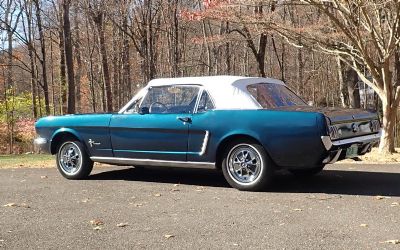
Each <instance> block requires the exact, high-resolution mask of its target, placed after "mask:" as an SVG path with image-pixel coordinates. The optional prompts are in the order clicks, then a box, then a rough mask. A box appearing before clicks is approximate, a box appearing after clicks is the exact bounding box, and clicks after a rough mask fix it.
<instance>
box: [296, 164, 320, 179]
mask: <svg viewBox="0 0 400 250" xmlns="http://www.w3.org/2000/svg"><path fill="white" fill-rule="evenodd" d="M324 167H325V165H320V166H316V167H313V168H305V169H289V172H290V173H292V174H293V175H295V176H298V177H310V176H314V175H316V174H318V173H319V172H321V171H322V170H323V169H324Z"/></svg>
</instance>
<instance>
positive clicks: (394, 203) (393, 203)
mask: <svg viewBox="0 0 400 250" xmlns="http://www.w3.org/2000/svg"><path fill="white" fill-rule="evenodd" d="M390 206H391V207H398V206H400V203H398V202H392V204H390Z"/></svg>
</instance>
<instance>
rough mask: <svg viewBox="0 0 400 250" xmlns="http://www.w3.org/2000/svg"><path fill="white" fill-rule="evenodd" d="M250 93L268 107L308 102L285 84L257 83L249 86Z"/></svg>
mask: <svg viewBox="0 0 400 250" xmlns="http://www.w3.org/2000/svg"><path fill="white" fill-rule="evenodd" d="M247 90H248V91H249V93H250V94H251V95H252V96H253V97H254V99H256V100H257V102H258V103H259V104H260V105H261V106H262V107H263V108H266V109H271V108H277V107H283V106H306V105H307V104H306V103H305V102H304V101H303V100H302V99H301V98H300V97H298V96H297V95H296V94H295V93H293V92H292V91H291V90H290V89H288V88H287V87H286V86H285V85H281V84H274V83H257V84H251V85H248V86H247Z"/></svg>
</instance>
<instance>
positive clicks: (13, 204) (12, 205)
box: [3, 203, 18, 207]
mask: <svg viewBox="0 0 400 250" xmlns="http://www.w3.org/2000/svg"><path fill="white" fill-rule="evenodd" d="M3 207H18V205H17V204H16V203H8V204H5V205H3Z"/></svg>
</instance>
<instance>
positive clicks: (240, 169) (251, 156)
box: [228, 144, 262, 184]
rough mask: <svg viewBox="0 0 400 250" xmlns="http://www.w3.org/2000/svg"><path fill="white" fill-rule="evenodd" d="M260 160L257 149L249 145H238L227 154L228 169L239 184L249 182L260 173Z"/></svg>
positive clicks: (255, 178) (254, 179)
mask: <svg viewBox="0 0 400 250" xmlns="http://www.w3.org/2000/svg"><path fill="white" fill-rule="evenodd" d="M261 168H262V161H261V156H260V154H259V153H258V151H257V150H256V149H255V148H253V147H252V146H250V145H247V144H242V145H238V146H236V147H235V148H233V149H232V150H231V152H230V153H229V155H228V170H229V174H230V175H231V176H232V177H233V179H234V180H235V181H237V182H239V183H241V184H243V183H245V184H251V183H253V182H254V181H256V180H257V179H258V177H259V176H260V173H261Z"/></svg>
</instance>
